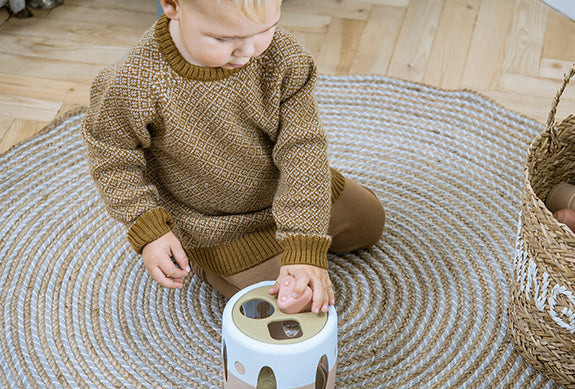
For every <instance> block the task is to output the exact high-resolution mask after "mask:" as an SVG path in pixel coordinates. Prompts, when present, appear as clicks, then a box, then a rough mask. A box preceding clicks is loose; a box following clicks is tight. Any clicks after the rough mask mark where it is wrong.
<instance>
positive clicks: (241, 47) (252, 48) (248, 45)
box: [233, 37, 256, 57]
mask: <svg viewBox="0 0 575 389" xmlns="http://www.w3.org/2000/svg"><path fill="white" fill-rule="evenodd" d="M238 43H239V44H238V46H236V48H235V50H234V52H233V54H234V56H236V57H253V56H254V53H255V52H256V39H255V38H253V37H250V38H244V39H241V40H240V41H239V42H238Z"/></svg>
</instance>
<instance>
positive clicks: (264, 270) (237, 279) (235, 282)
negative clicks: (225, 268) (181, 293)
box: [190, 254, 281, 299]
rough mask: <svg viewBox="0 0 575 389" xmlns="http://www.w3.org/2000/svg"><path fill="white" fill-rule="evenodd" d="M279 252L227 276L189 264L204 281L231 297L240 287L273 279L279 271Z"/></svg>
mask: <svg viewBox="0 0 575 389" xmlns="http://www.w3.org/2000/svg"><path fill="white" fill-rule="evenodd" d="M280 260H281V254H279V255H276V256H275V257H272V258H270V259H268V260H267V261H265V262H262V263H260V264H259V265H256V266H254V267H252V268H249V269H247V270H244V271H242V272H239V273H236V274H232V275H229V276H220V275H217V274H214V273H211V272H209V271H206V270H204V269H202V268H200V267H199V266H198V265H196V264H191V265H190V266H191V268H192V270H193V271H194V273H195V274H196V275H197V276H198V277H199V278H200V279H201V280H203V281H206V282H207V283H209V284H210V285H212V286H213V287H214V289H216V290H217V291H218V292H220V293H221V294H223V295H224V296H225V297H226V298H228V299H229V298H230V297H232V296H233V295H234V294H236V293H237V292H239V291H240V290H241V289H243V288H245V287H247V286H250V285H253V284H255V283H257V282H260V281H275V280H276V279H277V278H278V276H279V274H280V273H279V272H280Z"/></svg>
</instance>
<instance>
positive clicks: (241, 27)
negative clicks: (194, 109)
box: [167, 0, 281, 69]
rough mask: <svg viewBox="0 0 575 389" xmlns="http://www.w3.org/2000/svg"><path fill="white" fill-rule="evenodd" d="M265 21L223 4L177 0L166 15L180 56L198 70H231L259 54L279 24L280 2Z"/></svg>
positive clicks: (209, 0) (269, 10)
mask: <svg viewBox="0 0 575 389" xmlns="http://www.w3.org/2000/svg"><path fill="white" fill-rule="evenodd" d="M270 3H273V5H271V6H270V7H268V12H267V14H266V17H265V20H264V21H263V22H258V21H254V20H252V19H250V18H249V17H247V16H246V15H245V14H244V13H243V12H242V10H240V9H239V8H237V7H236V6H235V5H234V4H233V3H231V2H226V1H213V0H195V1H193V2H186V1H185V0H179V1H178V2H177V4H178V5H177V6H176V7H175V9H174V10H173V13H170V14H168V13H167V16H168V17H170V18H171V19H172V20H171V21H170V34H171V36H172V39H174V42H175V44H176V46H177V47H178V50H179V51H180V53H181V54H182V56H183V57H184V58H185V59H186V60H187V61H188V62H190V63H192V64H194V65H199V66H208V67H223V68H227V69H233V68H237V67H241V66H243V65H245V64H246V63H248V61H249V60H250V58H252V57H257V56H258V55H260V54H262V53H263V52H264V51H265V50H266V49H267V48H268V46H269V45H270V43H271V41H272V38H273V35H274V31H275V26H276V25H277V23H278V22H279V19H280V12H281V7H280V6H281V1H280V0H278V1H270Z"/></svg>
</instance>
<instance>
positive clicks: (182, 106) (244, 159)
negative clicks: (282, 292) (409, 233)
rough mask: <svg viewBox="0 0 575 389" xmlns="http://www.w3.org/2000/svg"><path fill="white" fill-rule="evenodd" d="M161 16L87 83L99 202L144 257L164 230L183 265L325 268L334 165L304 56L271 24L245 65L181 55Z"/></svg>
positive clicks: (220, 270)
mask: <svg viewBox="0 0 575 389" xmlns="http://www.w3.org/2000/svg"><path fill="white" fill-rule="evenodd" d="M168 23H169V19H167V18H166V17H165V16H163V17H161V18H160V19H159V20H158V21H157V22H156V24H155V25H154V26H152V27H151V28H150V29H149V30H148V31H147V32H146V33H145V34H144V35H143V37H142V38H141V39H140V40H139V41H138V43H137V44H136V45H135V46H134V47H133V48H132V50H131V51H130V52H129V53H128V54H127V56H126V57H125V58H124V59H123V60H122V61H120V62H119V63H117V64H115V65H113V66H110V67H107V68H106V69H104V70H103V71H102V72H101V73H100V74H99V75H98V76H97V77H96V79H95V80H94V82H93V85H92V89H91V101H90V107H89V110H88V113H87V114H86V117H85V119H84V122H83V126H82V129H83V134H84V138H85V140H86V143H87V145H88V157H89V162H90V171H91V174H92V177H93V178H94V180H95V182H96V184H97V187H98V191H99V193H100V194H101V196H102V198H103V199H104V202H105V205H106V209H107V210H108V212H109V213H110V214H111V216H112V217H113V218H115V219H116V220H118V221H120V222H122V223H124V224H125V225H126V226H127V227H128V240H129V241H130V243H131V245H132V247H133V248H134V249H135V250H136V251H137V252H141V250H142V248H143V247H144V246H145V245H146V244H147V243H149V242H151V241H153V240H155V239H157V238H158V237H160V236H161V235H163V234H164V233H166V232H168V231H170V230H172V231H174V233H175V234H176V236H177V237H178V238H179V239H180V241H181V242H182V245H183V246H184V248H185V249H186V251H187V253H188V256H189V257H190V259H191V260H193V261H196V262H197V263H199V264H200V265H201V266H202V267H203V268H205V269H207V270H209V271H212V272H214V273H216V274H233V273H236V272H239V271H242V270H245V269H247V268H249V267H251V266H254V265H255V264H257V263H260V262H262V261H263V260H265V259H267V258H269V257H271V256H273V255H276V254H278V253H280V252H282V251H283V252H284V255H283V260H282V263H283V264H292V263H305V264H312V265H316V266H320V267H324V268H327V258H326V253H327V250H328V247H329V244H330V241H331V238H330V237H329V236H328V234H327V227H328V221H329V213H330V206H331V201H332V200H333V199H334V198H336V197H337V196H338V194H339V193H341V190H342V189H343V182H344V179H343V177H342V176H341V174H339V173H338V172H336V171H333V170H330V168H329V165H328V160H327V141H326V136H325V133H324V131H323V129H322V126H321V123H320V119H319V115H318V111H317V105H316V103H315V100H314V96H313V88H314V85H315V81H316V77H317V70H316V67H315V64H314V62H313V59H312V58H311V56H310V55H309V54H308V53H307V52H306V51H305V50H303V48H302V47H301V46H300V45H299V44H298V43H297V42H296V41H295V39H294V38H293V37H292V36H291V35H289V34H288V33H287V32H285V31H283V30H281V29H278V30H277V31H276V33H275V35H274V39H273V41H272V44H271V45H270V47H269V48H268V49H267V50H266V51H265V52H264V53H263V54H262V55H260V56H259V57H257V58H253V59H252V60H251V61H250V62H249V63H248V64H247V65H245V66H244V67H242V68H241V69H233V70H227V69H223V68H206V67H199V66H194V65H191V64H190V63H188V62H187V61H185V60H184V59H183V58H182V57H181V55H180V54H179V52H178V50H177V49H176V47H175V45H174V43H173V41H172V39H171V37H170V34H169V30H168Z"/></svg>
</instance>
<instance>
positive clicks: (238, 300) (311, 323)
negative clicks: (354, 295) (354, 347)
mask: <svg viewBox="0 0 575 389" xmlns="http://www.w3.org/2000/svg"><path fill="white" fill-rule="evenodd" d="M272 285H273V282H271V281H264V282H260V283H258V284H255V285H252V286H250V287H247V288H245V289H243V290H241V291H240V292H238V293H236V294H235V295H234V296H233V297H232V298H231V299H230V300H229V301H228V303H227V304H226V307H225V308H224V313H223V317H222V355H223V360H224V388H225V389H237V388H257V389H275V388H282V389H284V388H286V389H287V388H301V389H303V388H313V389H316V388H319V389H324V388H334V387H335V370H336V361H337V313H336V311H335V308H334V307H333V306H332V307H330V309H329V312H327V313H320V314H319V315H315V314H313V313H311V312H306V313H296V314H285V313H283V312H281V311H280V309H279V308H278V306H277V297H276V296H270V295H269V294H268V293H267V290H268V289H269V288H270V287H271V286H272Z"/></svg>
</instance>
